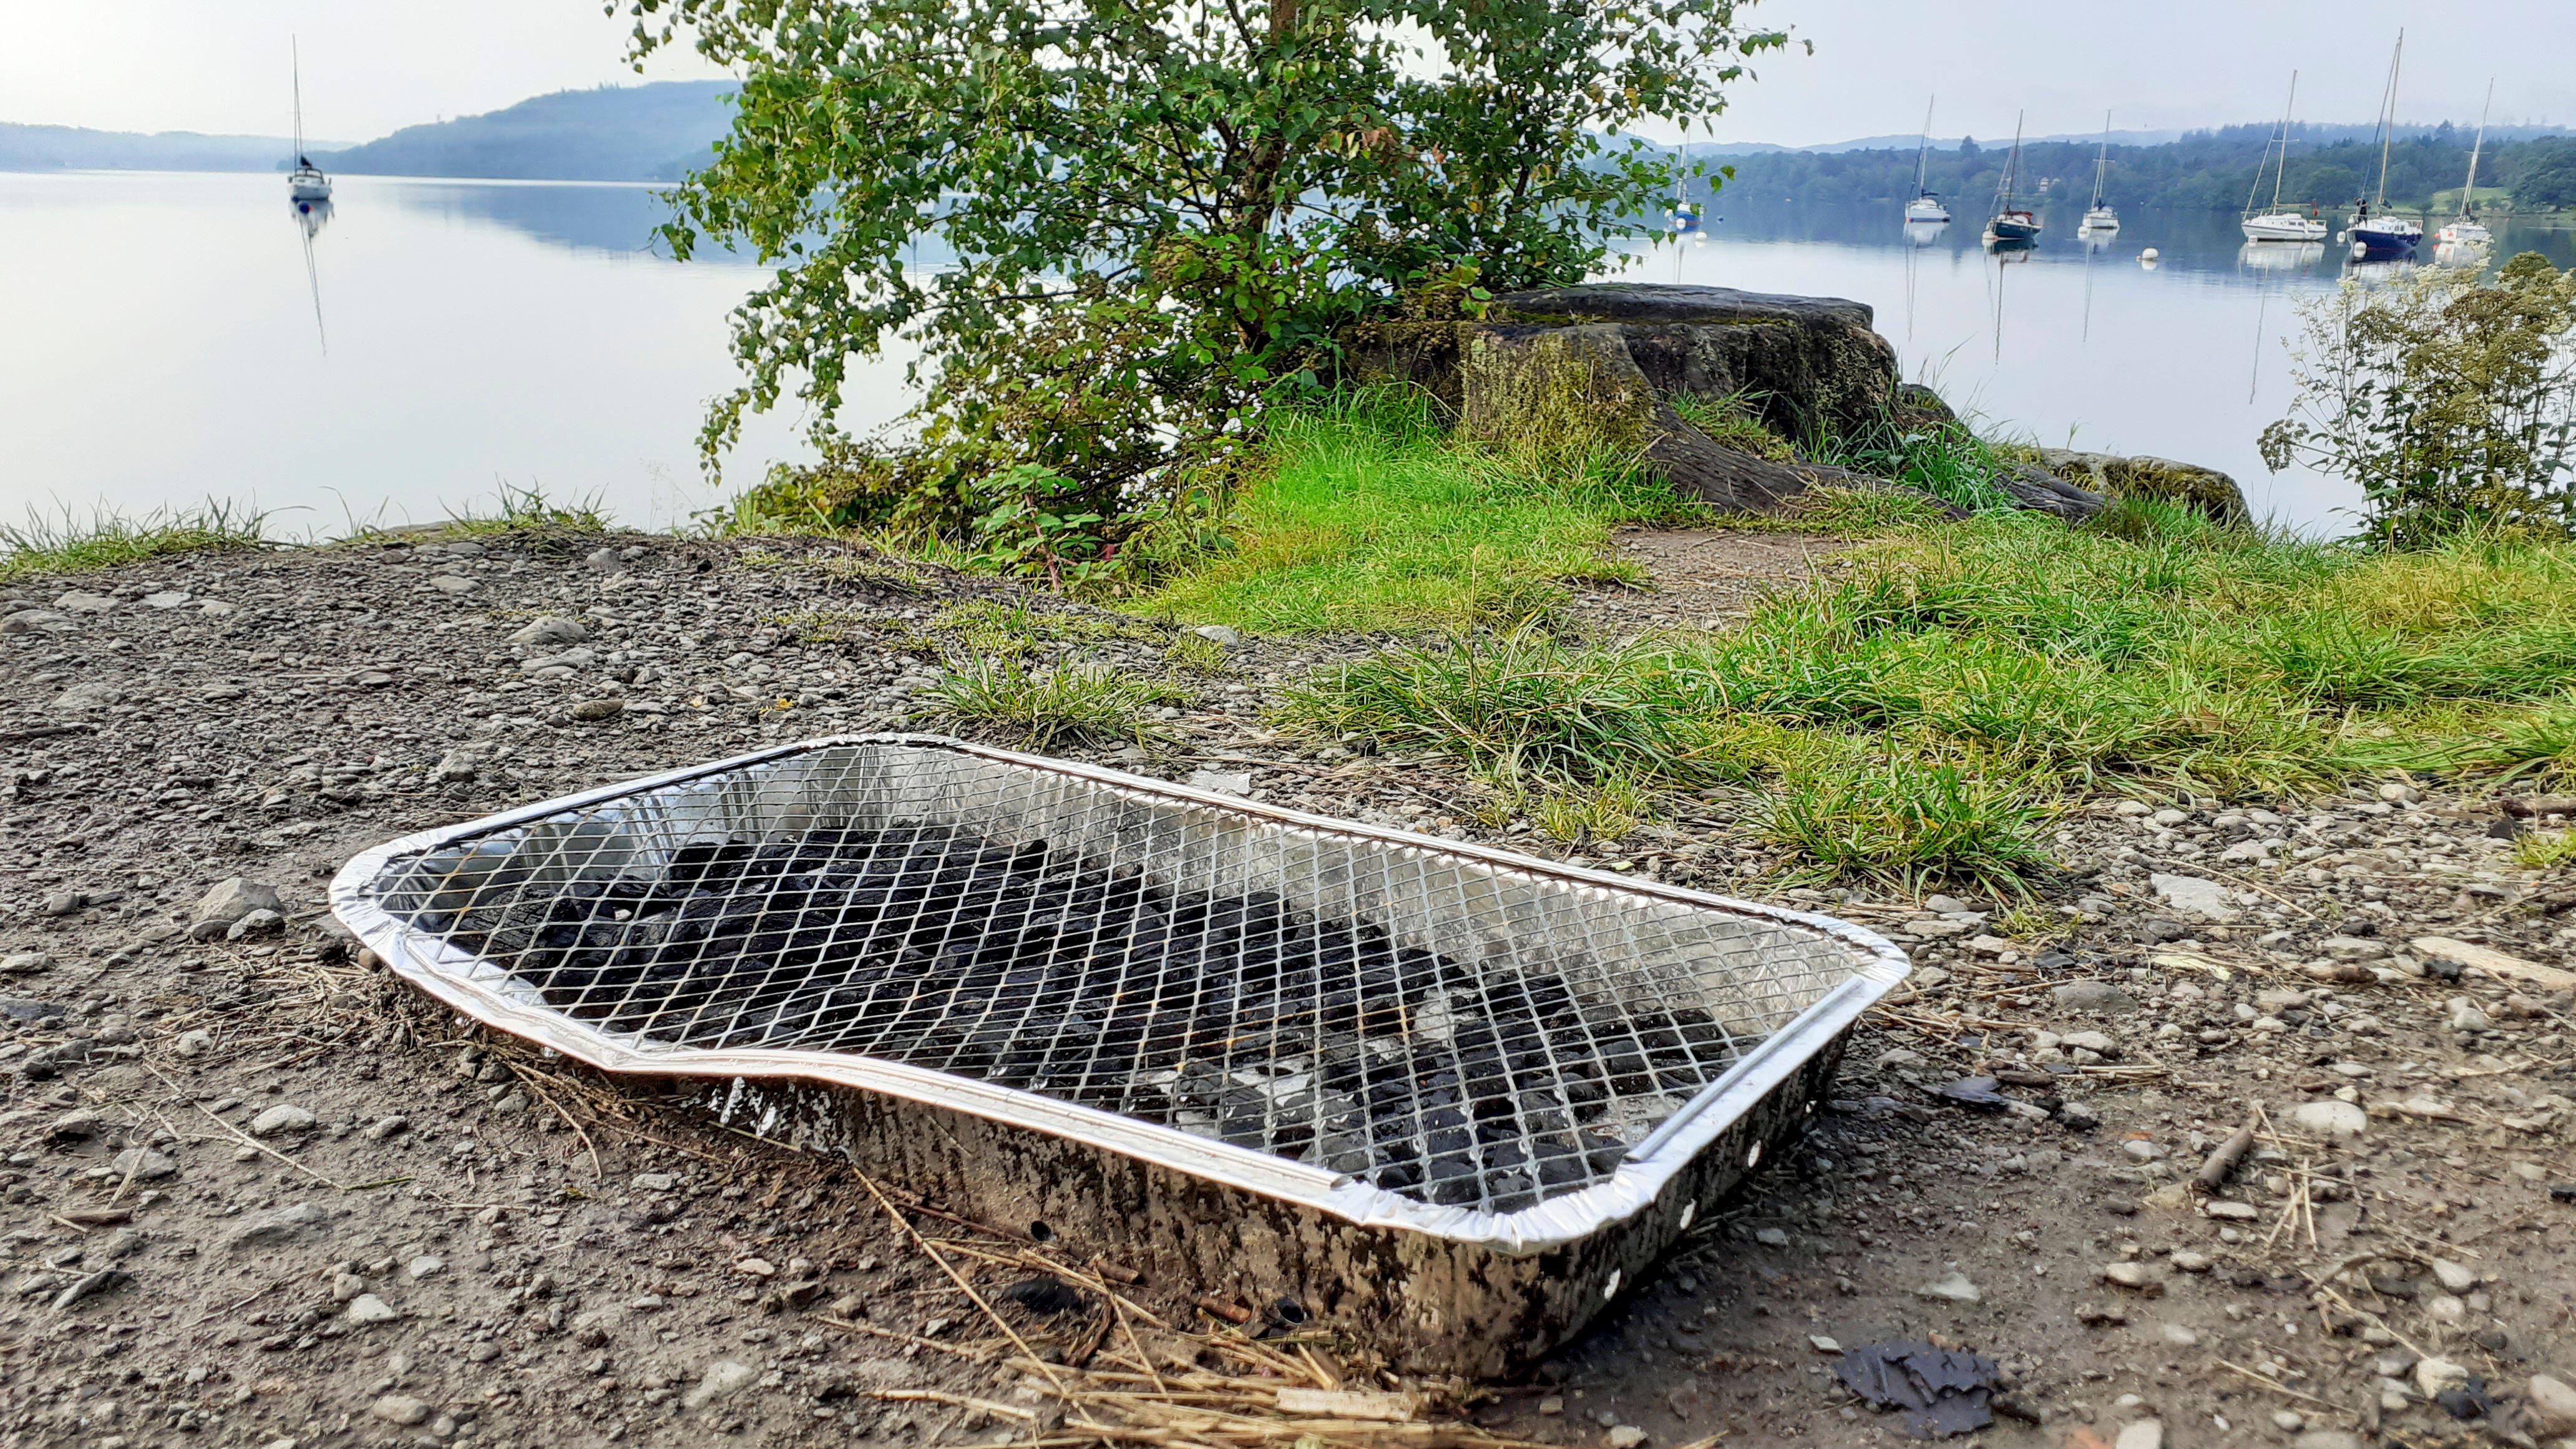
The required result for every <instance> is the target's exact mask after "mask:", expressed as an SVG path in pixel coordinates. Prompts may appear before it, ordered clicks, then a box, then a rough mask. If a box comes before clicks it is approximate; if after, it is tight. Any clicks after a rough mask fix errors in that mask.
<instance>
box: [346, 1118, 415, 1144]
mask: <svg viewBox="0 0 2576 1449" xmlns="http://www.w3.org/2000/svg"><path fill="white" fill-rule="evenodd" d="M410 1125H411V1119H410V1118H408V1117H379V1118H377V1119H376V1120H375V1121H373V1122H370V1123H368V1124H367V1127H366V1130H365V1131H363V1132H361V1133H359V1135H360V1136H362V1137H364V1138H366V1139H367V1140H368V1141H370V1142H382V1141H384V1140H385V1139H386V1138H388V1137H391V1136H393V1135H394V1134H395V1133H397V1132H400V1131H402V1130H403V1129H404V1128H407V1127H409V1126H410Z"/></svg>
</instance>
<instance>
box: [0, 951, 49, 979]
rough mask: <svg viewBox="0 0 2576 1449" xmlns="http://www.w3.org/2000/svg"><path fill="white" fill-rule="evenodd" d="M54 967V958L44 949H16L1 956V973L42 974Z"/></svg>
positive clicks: (12, 974) (16, 974)
mask: <svg viewBox="0 0 2576 1449" xmlns="http://www.w3.org/2000/svg"><path fill="white" fill-rule="evenodd" d="M53 969H54V958H53V957H51V956H48V955H46V954H45V953H44V952H42V951H14V952H11V953H10V954H9V955H6V956H0V974H5V975H10V976H40V975H42V974H44V973H45V972H47V971H51V970H53Z"/></svg>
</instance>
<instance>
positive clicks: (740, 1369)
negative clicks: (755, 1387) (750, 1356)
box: [681, 1358, 760, 1409]
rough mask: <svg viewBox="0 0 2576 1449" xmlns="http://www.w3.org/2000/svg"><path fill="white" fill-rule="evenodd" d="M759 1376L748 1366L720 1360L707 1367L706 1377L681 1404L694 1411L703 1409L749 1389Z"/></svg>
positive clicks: (690, 1391)
mask: <svg viewBox="0 0 2576 1449" xmlns="http://www.w3.org/2000/svg"><path fill="white" fill-rule="evenodd" d="M759 1376H760V1375H759V1374H757V1373H755V1372H754V1371H753V1370H752V1368H751V1366H750V1365H748V1364H739V1363H735V1362H734V1361H733V1360H732V1359H729V1358H727V1359H718V1360H717V1361H715V1362H714V1363H711V1364H709V1365H707V1372H706V1377H704V1378H702V1379H700V1380H698V1386H697V1387H696V1388H693V1389H691V1390H689V1392H688V1393H687V1394H686V1395H685V1396H683V1398H682V1400H681V1402H683V1403H685V1404H687V1405H688V1406H689V1407H690V1408H692V1409H702V1408H705V1407H706V1406H707V1405H708V1404H710V1403H713V1402H714V1401H716V1400H717V1399H721V1398H724V1397H726V1396H728V1395H730V1394H733V1393H736V1392H738V1391H740V1390H741V1389H744V1388H746V1387H748V1386H749V1385H750V1384H751V1381H752V1380H753V1379H756V1378H758V1377H759Z"/></svg>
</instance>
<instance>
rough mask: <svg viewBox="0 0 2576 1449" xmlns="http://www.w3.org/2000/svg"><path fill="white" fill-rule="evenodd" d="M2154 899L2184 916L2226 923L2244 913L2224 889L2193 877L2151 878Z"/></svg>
mask: <svg viewBox="0 0 2576 1449" xmlns="http://www.w3.org/2000/svg"><path fill="white" fill-rule="evenodd" d="M2148 879H2149V883H2150V884H2152V885H2153V886H2154V887H2155V891H2156V898H2157V899H2158V900H2161V901H2163V902H2164V903H2165V904H2166V905H2168V906H2170V907H2172V908H2173V909H2174V910H2176V911H2179V912H2181V913H2182V914H2183V915H2186V916H2193V917H2197V918H2198V919H2200V920H2204V921H2217V922H2220V923H2222V924H2223V923H2225V922H2228V921H2233V920H2235V919H2237V918H2238V917H2239V916H2242V915H2243V914H2245V913H2244V912H2243V911H2241V910H2238V909H2237V908H2236V904H2235V902H2234V900H2233V898H2232V897H2231V895H2230V893H2229V891H2228V889H2227V887H2225V886H2223V885H2220V884H2219V883H2218V882H2216V881H2214V880H2203V879H2201V878H2200V877H2198V876H2196V875H2162V874H2157V875H2153V876H2150V877H2149V878H2148Z"/></svg>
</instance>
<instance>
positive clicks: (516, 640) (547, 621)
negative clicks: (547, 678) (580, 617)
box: [510, 614, 590, 644]
mask: <svg viewBox="0 0 2576 1449" xmlns="http://www.w3.org/2000/svg"><path fill="white" fill-rule="evenodd" d="M589 637H590V631H589V630H588V629H585V628H583V627H582V626H581V625H580V624H579V623H578V622H576V621H574V620H571V619H567V618H564V617H563V616H562V615H560V614H540V615H538V616H537V617H536V618H534V619H531V620H529V621H528V622H527V623H525V624H523V625H521V626H519V628H518V630H517V632H515V633H513V634H511V635H510V642H511V643H513V644H578V643H580V642H581V641H583V640H584V639H587V638H589Z"/></svg>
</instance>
